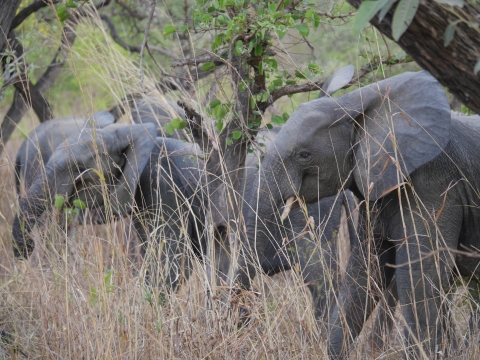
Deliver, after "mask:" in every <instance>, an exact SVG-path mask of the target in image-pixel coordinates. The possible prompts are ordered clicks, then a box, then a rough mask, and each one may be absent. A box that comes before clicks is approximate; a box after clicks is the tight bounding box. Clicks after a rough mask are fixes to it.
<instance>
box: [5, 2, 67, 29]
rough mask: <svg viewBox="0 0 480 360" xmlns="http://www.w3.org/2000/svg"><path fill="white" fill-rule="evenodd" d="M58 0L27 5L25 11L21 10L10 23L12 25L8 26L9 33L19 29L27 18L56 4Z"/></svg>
mask: <svg viewBox="0 0 480 360" xmlns="http://www.w3.org/2000/svg"><path fill="white" fill-rule="evenodd" d="M59 1H60V0H39V1H35V2H34V3H33V4H31V5H28V6H27V7H26V8H25V9H22V11H20V12H19V13H18V14H17V16H15V18H14V19H13V21H12V25H11V26H10V31H12V30H15V29H16V28H17V27H19V26H20V25H21V24H22V22H24V21H25V19H26V18H27V17H29V16H30V15H32V14H33V13H34V12H37V11H38V10H40V9H43V8H44V7H46V6H48V5H49V4H56V3H58V2H59Z"/></svg>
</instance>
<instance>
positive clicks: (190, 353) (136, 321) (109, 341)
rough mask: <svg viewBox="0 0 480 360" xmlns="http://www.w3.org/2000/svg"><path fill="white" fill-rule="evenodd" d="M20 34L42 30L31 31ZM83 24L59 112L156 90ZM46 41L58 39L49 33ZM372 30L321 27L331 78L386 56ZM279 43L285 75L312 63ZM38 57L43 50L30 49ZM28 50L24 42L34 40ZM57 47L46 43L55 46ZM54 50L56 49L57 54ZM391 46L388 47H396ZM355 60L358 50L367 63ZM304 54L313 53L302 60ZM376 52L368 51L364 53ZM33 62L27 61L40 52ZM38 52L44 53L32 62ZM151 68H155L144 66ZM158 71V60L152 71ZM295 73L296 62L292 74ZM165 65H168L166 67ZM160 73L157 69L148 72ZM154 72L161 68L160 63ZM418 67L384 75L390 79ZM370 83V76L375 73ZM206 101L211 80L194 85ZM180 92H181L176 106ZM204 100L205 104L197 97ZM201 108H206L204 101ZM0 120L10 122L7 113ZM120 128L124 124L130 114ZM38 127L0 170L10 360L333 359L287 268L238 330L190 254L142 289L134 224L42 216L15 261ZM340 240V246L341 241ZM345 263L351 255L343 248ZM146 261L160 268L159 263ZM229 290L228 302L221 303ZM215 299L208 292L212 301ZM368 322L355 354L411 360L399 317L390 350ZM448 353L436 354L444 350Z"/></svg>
mask: <svg viewBox="0 0 480 360" xmlns="http://www.w3.org/2000/svg"><path fill="white" fill-rule="evenodd" d="M27 25H28V26H26V29H25V31H26V32H27V31H28V27H30V31H32V29H35V24H27ZM92 28H93V27H87V26H86V27H79V29H78V31H79V36H78V40H77V41H76V43H75V47H74V50H75V51H74V54H73V55H72V57H71V59H70V60H69V63H68V65H69V66H67V67H66V68H65V69H64V71H63V73H62V76H61V77H60V78H59V79H58V80H57V81H56V83H55V85H54V87H52V89H51V90H50V93H49V96H50V101H51V103H53V104H54V105H55V109H56V115H57V116H70V115H72V114H76V115H78V114H81V115H85V114H87V113H92V112H94V111H99V110H104V109H105V108H107V107H108V106H110V105H112V104H113V103H115V102H116V101H118V100H119V99H120V98H121V97H122V96H124V95H125V94H129V93H133V92H135V91H140V90H141V89H142V87H143V86H146V89H147V93H153V92H154V90H153V89H154V85H153V83H154V81H155V79H158V77H159V74H158V73H155V71H153V70H152V71H149V70H148V67H147V70H145V73H146V76H145V83H141V82H140V81H139V78H138V66H139V64H138V59H132V57H129V56H128V54H126V53H125V51H123V50H121V49H119V48H118V47H115V46H114V45H112V43H111V41H108V40H107V38H108V36H107V34H106V32H105V31H104V30H99V29H98V28H96V30H92ZM42 31H44V32H47V34H46V35H45V34H43V35H45V37H52V36H53V35H54V34H55V31H54V30H52V29H49V28H42ZM377 35H378V34H377V33H375V32H373V31H372V30H370V33H369V34H368V35H366V36H363V37H361V38H360V39H358V38H357V37H355V36H354V35H352V34H351V32H348V31H344V32H341V31H338V30H336V29H335V28H334V27H333V26H331V27H329V26H325V28H324V33H323V35H322V36H318V35H310V36H309V40H310V45H311V46H312V47H313V48H314V49H315V59H316V61H318V63H320V64H321V66H322V68H323V69H324V70H325V73H326V74H329V73H332V72H333V71H335V69H337V68H339V67H341V66H344V65H347V64H348V63H353V64H354V65H355V68H359V67H361V65H362V63H361V61H362V60H363V59H364V58H365V57H368V56H370V55H372V54H379V55H382V51H385V43H384V41H383V40H382V39H380V37H379V36H377ZM286 39H287V40H286V41H284V42H283V43H282V46H283V47H284V49H285V50H286V51H287V53H288V54H289V57H288V58H284V59H283V60H284V64H283V66H284V67H285V68H286V69H288V70H289V71H290V70H292V68H294V67H296V66H297V64H300V65H302V64H304V63H305V62H306V60H305V59H306V58H309V57H310V56H311V55H309V52H310V48H309V47H307V45H305V44H299V41H298V37H295V36H293V35H292V36H291V37H288V36H287V38H286ZM29 41H30V45H31V47H32V53H31V54H33V55H35V51H36V50H38V47H36V46H34V45H32V44H34V43H35V41H34V40H32V39H30V40H29ZM27 45H28V41H27ZM49 46H50V45H49ZM52 48H54V46H52ZM396 50H398V49H396V48H395V45H394V44H390V48H389V49H388V51H389V52H390V51H396ZM358 53H361V54H363V55H362V56H361V57H359V56H358ZM300 54H307V55H303V57H302V56H301V55H300ZM368 54H370V55H368ZM33 55H30V56H33ZM37 56H38V55H37ZM147 65H149V64H147ZM150 65H152V64H150ZM294 65H295V66H294ZM164 66H167V65H164ZM152 67H153V65H152ZM153 68H154V67H153ZM408 69H410V70H411V69H414V70H416V69H418V68H417V67H416V66H415V65H414V64H407V65H405V66H403V67H401V68H397V69H392V70H386V71H385V74H383V73H382V74H381V76H382V77H383V76H390V75H392V74H394V73H397V72H401V71H405V70H408ZM377 75H378V74H376V75H374V76H372V78H371V79H370V80H374V79H375V76H377ZM196 86H197V90H198V93H199V94H202V93H206V92H207V90H208V88H209V83H208V82H206V81H204V82H200V83H198V84H197V85H196ZM181 96H185V94H184V93H180V94H174V95H172V96H171V98H178V97H181ZM11 97H12V93H11V92H10V93H7V95H6V98H5V99H4V100H3V102H2V103H0V105H1V108H0V110H1V114H2V115H4V114H5V113H6V111H7V104H8V103H9V102H10V100H11ZM199 97H200V96H199ZM314 97H315V96H314V95H305V94H303V95H298V96H294V97H292V98H288V99H287V98H285V99H282V100H281V101H279V104H277V105H276V108H274V109H273V110H271V111H270V113H268V114H267V115H266V117H265V118H264V121H265V122H268V119H269V117H270V116H271V115H272V114H273V115H274V114H276V113H278V114H281V113H282V112H283V111H292V110H293V109H294V108H295V107H296V106H298V104H300V103H301V102H304V101H307V100H309V99H312V98H314ZM200 108H201V104H200ZM2 117H3V116H2ZM122 121H124V122H127V121H128V119H127V118H124V119H122ZM37 124H38V122H37V120H36V118H35V116H34V115H33V112H31V111H30V112H29V113H28V114H27V116H25V118H24V120H23V122H22V123H21V124H20V125H19V127H18V129H17V130H16V132H15V133H14V135H13V137H12V139H11V140H10V141H9V142H8V144H7V146H6V149H5V151H4V153H3V154H2V158H1V163H0V165H1V166H0V238H1V242H0V274H1V277H0V329H1V330H4V331H5V332H6V333H8V334H9V335H5V336H3V338H2V340H3V341H2V342H1V343H0V357H3V358H30V359H34V358H39V359H46V358H61V359H133V358H135V359H158V358H162V359H170V358H181V359H202V358H209V359H229V358H238V359H244V358H245V359H257V358H259V359H267V358H268V359H294V358H295V359H296V358H302V359H310V358H324V357H326V347H325V344H324V340H323V339H324V336H325V328H324V326H323V324H322V323H321V322H319V321H316V320H315V319H314V316H313V311H312V308H311V299H310V294H309V293H308V290H307V288H306V286H305V284H304V283H303V281H302V280H301V274H298V273H297V272H296V271H288V272H286V273H283V274H278V275H276V276H274V277H271V278H269V277H266V276H258V277H257V278H256V279H255V282H254V288H253V290H254V292H253V293H252V294H251V295H250V296H249V301H250V303H249V306H250V308H251V310H252V318H251V321H250V323H249V324H247V325H245V326H244V327H242V328H238V327H237V320H238V318H237V316H238V315H237V312H236V311H235V308H232V307H231V304H230V302H228V298H227V297H226V296H224V294H226V293H228V289H226V288H225V287H215V286H214V288H213V289H212V286H213V285H212V282H211V281H210V279H208V276H207V271H206V267H205V264H204V263H203V262H201V261H199V260H198V259H196V258H194V259H193V262H194V265H193V272H192V275H191V276H190V278H189V279H188V280H187V281H184V283H183V284H182V285H181V288H180V289H179V291H177V292H169V293H167V294H165V295H162V294H160V292H159V290H158V289H152V288H151V287H150V286H148V284H146V282H145V272H146V264H145V263H144V262H143V261H142V259H141V257H140V255H139V244H138V241H137V240H136V238H135V236H134V234H133V233H132V232H133V229H132V228H131V226H130V222H129V220H128V219H124V220H121V221H118V222H117V223H113V222H112V223H109V224H107V225H102V226H100V225H89V224H84V225H78V226H75V227H70V228H69V230H68V231H67V232H66V231H65V229H64V227H61V226H59V225H58V223H56V222H55V220H52V219H51V218H50V219H48V218H47V219H46V221H45V224H44V226H42V227H41V228H40V229H39V230H38V231H36V232H35V239H36V245H37V249H36V250H35V252H34V254H33V255H32V256H31V258H30V259H29V260H28V261H22V260H18V259H15V258H14V257H13V252H12V242H11V224H12V222H13V217H14V215H15V211H16V210H17V208H18V203H17V201H18V199H17V197H16V194H15V185H14V174H13V163H14V159H15V155H16V151H17V150H18V148H19V146H20V144H21V142H22V141H23V139H24V138H25V136H26V134H28V132H29V131H30V130H31V129H33V128H34V127H35V126H36V125H37ZM342 234H343V232H341V235H340V242H341V243H342V244H344V243H345V242H346V239H345V237H344V236H342ZM342 248H343V249H344V255H345V256H346V253H347V252H348V251H347V249H346V246H343V247H342ZM152 258H153V260H150V261H151V262H152V263H153V264H154V266H158V267H160V268H161V266H162V264H158V263H155V260H154V257H152ZM456 293H457V295H456V296H455V297H454V302H453V304H454V306H453V308H454V318H455V324H456V334H457V339H458V342H459V348H460V351H459V354H460V356H461V357H462V358H465V359H477V358H478V357H479V356H480V354H479V348H478V343H479V341H478V340H479V337H478V335H476V334H474V335H473V336H472V338H471V339H470V346H468V347H467V346H466V345H465V336H466V333H467V331H468V319H469V316H470V309H471V304H470V302H469V301H467V300H466V295H465V291H464V289H463V288H461V287H460V288H459V290H458V291H456ZM222 294H223V296H222ZM212 295H213V296H212ZM371 323H372V320H371V319H370V320H369V321H368V323H367V326H366V328H365V329H364V331H363V332H362V335H361V336H360V337H359V339H358V340H357V342H356V345H355V347H354V349H353V351H352V353H351V358H354V359H356V358H358V359H360V358H364V359H369V358H373V357H375V358H385V359H387V358H390V359H394V358H395V359H396V358H404V357H405V349H404V347H403V345H402V341H401V338H402V326H403V323H402V319H401V316H400V314H399V313H398V309H397V314H396V317H395V325H394V329H393V331H392V333H391V334H390V337H389V341H388V347H387V351H386V352H372V349H371V346H370V344H369V341H368V335H369V333H370V329H371V325H372V324H371ZM439 357H441V354H439Z"/></svg>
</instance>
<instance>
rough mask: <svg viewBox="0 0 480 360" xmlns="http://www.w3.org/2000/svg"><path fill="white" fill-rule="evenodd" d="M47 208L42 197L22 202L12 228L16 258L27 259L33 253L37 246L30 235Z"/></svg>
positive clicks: (27, 198)
mask: <svg viewBox="0 0 480 360" xmlns="http://www.w3.org/2000/svg"><path fill="white" fill-rule="evenodd" d="M41 195H43V194H41ZM45 207H46V202H45V200H44V199H43V198H42V196H37V197H26V198H24V199H22V201H21V202H20V210H19V213H18V214H17V215H16V216H15V219H14V220H13V228H12V235H13V253H14V254H15V256H16V257H23V258H25V259H26V258H28V256H29V255H30V254H31V253H32V252H33V249H34V247H35V244H34V241H33V240H32V239H31V238H30V236H29V234H30V232H31V230H32V229H33V227H34V226H35V224H36V222H37V219H38V218H39V217H40V216H41V215H42V214H43V212H44V211H45Z"/></svg>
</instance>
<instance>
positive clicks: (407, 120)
mask: <svg viewBox="0 0 480 360" xmlns="http://www.w3.org/2000/svg"><path fill="white" fill-rule="evenodd" d="M449 137H450V109H449V107H448V101H446V97H445V93H444V91H443V89H442V87H441V86H440V85H439V84H438V83H437V81H436V80H435V79H434V78H433V77H432V76H431V75H430V74H428V73H427V72H424V71H422V72H417V73H411V72H409V73H404V74H401V75H398V76H395V77H392V78H389V79H386V80H383V81H380V82H378V83H374V84H372V85H370V86H366V87H363V88H360V89H358V90H355V91H353V92H351V93H348V94H346V95H343V96H341V97H338V98H332V97H327V96H325V97H323V98H321V99H317V100H313V101H310V102H308V103H305V104H302V105H300V106H299V107H298V109H297V110H295V112H294V113H293V114H292V115H291V117H290V119H289V120H288V122H287V123H286V124H285V125H284V126H283V128H282V129H281V131H280V132H279V134H278V135H277V136H276V137H275V140H274V142H273V144H271V145H270V146H269V147H268V148H267V153H266V155H265V158H264V160H263V163H262V166H261V167H260V172H259V175H258V177H257V179H256V181H255V184H254V185H253V186H252V187H253V190H252V191H251V195H250V198H249V199H248V200H247V202H248V204H250V206H251V207H252V208H251V209H247V210H246V211H244V219H245V227H246V236H247V238H248V242H247V244H248V245H249V247H250V249H246V250H247V251H246V254H247V257H246V258H244V259H243V260H242V261H240V263H239V264H240V267H239V269H238V270H237V274H236V275H237V277H238V278H239V281H240V282H241V284H242V285H243V286H244V287H249V285H250V279H251V278H252V277H253V276H254V275H255V266H254V264H256V263H257V260H256V259H255V257H254V256H253V255H251V254H262V253H263V252H264V249H265V247H266V246H267V244H268V241H267V239H266V236H265V233H266V226H265V224H266V223H268V222H274V219H275V217H278V211H279V209H280V208H282V207H283V206H284V205H285V204H287V206H286V208H287V209H288V208H289V207H290V206H291V204H292V199H295V198H301V199H303V201H306V202H307V203H312V202H316V201H318V199H321V198H324V197H328V196H332V195H335V194H337V193H338V192H339V191H341V190H342V189H350V190H352V191H353V192H354V193H355V195H356V196H357V197H358V198H359V199H360V201H362V200H366V201H376V200H378V199H381V198H382V197H383V196H384V195H386V194H388V193H389V192H391V191H392V190H394V189H396V188H397V187H399V186H401V185H402V184H404V183H405V181H406V179H407V178H408V176H409V174H411V173H412V172H413V171H415V170H416V169H418V168H419V167H420V166H422V165H423V164H425V163H427V162H429V161H430V160H432V159H434V158H435V157H436V156H437V155H439V154H440V153H441V152H442V150H443V148H445V146H446V145H447V143H448V141H449ZM283 217H285V214H284V215H283V216H282V218H283ZM248 250H250V251H248Z"/></svg>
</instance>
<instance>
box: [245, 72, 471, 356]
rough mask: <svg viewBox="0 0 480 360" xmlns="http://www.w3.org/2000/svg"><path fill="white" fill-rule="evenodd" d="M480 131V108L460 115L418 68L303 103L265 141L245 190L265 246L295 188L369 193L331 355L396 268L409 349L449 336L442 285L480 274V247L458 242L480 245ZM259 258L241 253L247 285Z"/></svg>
mask: <svg viewBox="0 0 480 360" xmlns="http://www.w3.org/2000/svg"><path fill="white" fill-rule="evenodd" d="M479 139H480V124H479V123H478V117H454V118H452V117H451V114H450V108H449V105H448V101H447V99H446V96H445V93H444V91H443V89H442V88H441V86H440V85H439V84H438V83H437V82H436V80H435V79H434V78H433V77H431V75H430V74H428V73H427V72H418V73H404V74H401V75H398V76H395V77H392V78H390V79H386V80H383V81H380V82H378V83H375V84H372V85H370V86H367V87H363V88H360V89H358V90H355V91H353V92H351V93H348V94H346V95H343V96H341V97H338V98H335V99H332V98H328V97H324V98H322V99H318V100H313V101H311V102H308V103H305V104H302V105H300V106H299V108H298V109H297V110H295V112H294V113H293V114H292V115H291V117H290V119H289V120H288V122H287V123H286V124H285V125H284V126H283V128H282V130H281V131H280V132H279V134H278V135H277V136H276V137H275V141H274V143H273V144H272V145H271V146H270V147H268V148H267V154H266V155H265V159H264V161H263V163H262V166H261V168H260V170H261V175H260V176H259V180H258V182H257V185H256V190H255V191H252V193H251V195H250V198H249V199H247V202H249V203H250V204H258V206H257V208H256V209H253V210H251V211H246V212H244V217H245V222H246V230H247V238H248V244H249V246H250V247H251V248H254V249H255V250H256V253H259V254H262V253H263V252H264V249H265V248H266V247H267V244H268V239H267V238H266V236H265V235H264V233H265V226H266V225H265V224H266V223H268V221H272V220H273V218H274V216H275V213H276V211H277V210H278V209H279V208H280V207H281V206H282V205H283V204H284V202H286V201H287V200H288V199H290V198H291V197H292V196H293V197H300V198H302V199H304V201H306V202H307V203H312V202H316V201H318V199H321V198H325V197H329V196H332V195H334V194H337V193H338V192H339V190H346V189H349V190H351V191H353V192H354V194H355V195H356V196H357V198H358V199H359V201H360V204H361V205H360V206H359V225H358V234H359V241H358V244H357V245H356V246H354V248H353V250H352V254H351V256H350V259H349V262H348V265H347V270H346V277H345V280H344V281H343V283H342V286H341V288H340V293H339V295H338V301H337V304H336V306H335V307H334V308H333V309H332V311H331V314H330V316H329V320H328V327H329V332H328V335H327V337H328V339H327V340H328V344H329V353H330V355H332V356H334V357H344V356H345V355H346V349H347V347H346V346H345V345H346V344H345V342H346V341H347V342H348V340H349V339H354V338H355V337H356V336H357V335H358V334H359V332H360V330H361V329H362V327H363V324H364V322H365V319H367V318H368V316H369V315H370V314H371V312H372V309H373V308H374V306H375V304H376V302H377V301H378V299H379V297H380V295H381V294H382V293H383V292H384V291H385V289H386V288H387V287H388V286H389V284H390V283H391V281H392V278H393V275H394V274H395V277H396V279H397V280H396V282H397V289H396V290H397V293H398V299H399V302H400V305H401V308H402V312H403V316H404V318H405V320H406V323H407V326H406V327H405V337H406V339H407V343H408V345H409V348H410V349H417V350H418V347H417V346H418V344H422V346H423V348H424V350H425V351H426V353H427V354H432V353H433V352H434V351H437V350H435V349H441V348H442V346H445V342H444V340H446V339H449V338H451V333H450V332H449V331H448V326H446V324H445V321H444V318H443V317H442V314H444V312H445V311H446V308H445V305H444V304H443V303H442V296H443V288H444V287H445V286H448V285H449V284H450V281H451V279H452V272H453V269H454V268H456V269H457V270H458V271H459V272H460V273H461V274H462V275H471V274H472V273H474V274H476V273H478V265H479V261H478V258H475V257H468V256H465V255H463V254H462V253H458V252H457V250H459V251H462V252H469V251H470V252H472V251H474V249H477V248H478V246H479V245H480V243H479V240H478V239H479V237H478V234H479V233H480V232H479V231H480V228H479V227H480V222H479V220H480V209H479V208H478V205H477V204H478V198H479V196H478V194H479V191H480V160H478V157H477V154H478V153H479V151H480V142H479V141H478V140H479ZM259 219H260V220H261V221H259ZM448 249H452V251H451V252H450V251H448ZM254 263H255V260H254V259H252V258H245V259H243V262H240V267H239V269H238V271H237V276H238V278H239V279H240V281H241V282H242V284H243V286H244V287H248V286H249V284H250V278H249V275H250V277H251V276H253V275H254V274H255V268H254V266H253V264H254ZM389 264H395V265H394V266H395V267H392V266H390V265H389ZM412 351H415V350H412Z"/></svg>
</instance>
